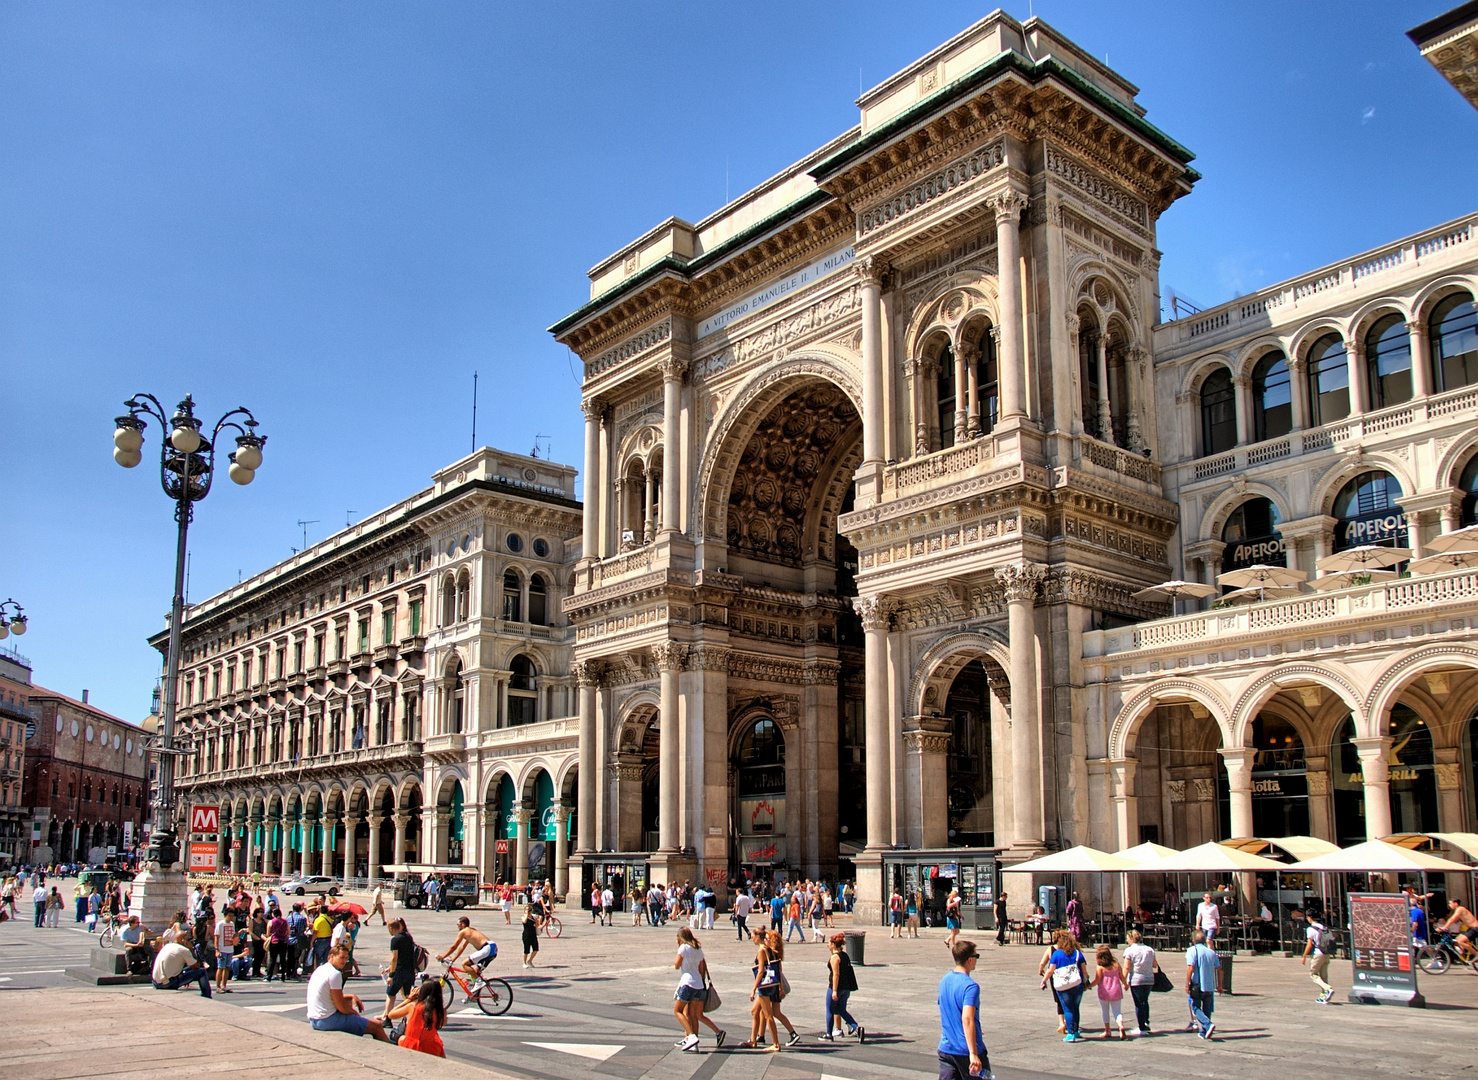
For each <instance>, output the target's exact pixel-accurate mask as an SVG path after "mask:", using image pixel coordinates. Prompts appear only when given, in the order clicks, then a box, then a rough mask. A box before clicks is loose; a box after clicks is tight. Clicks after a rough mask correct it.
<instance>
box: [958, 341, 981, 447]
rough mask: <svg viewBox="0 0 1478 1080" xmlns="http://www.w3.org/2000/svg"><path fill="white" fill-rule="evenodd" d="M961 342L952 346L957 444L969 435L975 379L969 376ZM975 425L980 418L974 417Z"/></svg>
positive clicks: (969, 366) (969, 371)
mask: <svg viewBox="0 0 1478 1080" xmlns="http://www.w3.org/2000/svg"><path fill="white" fill-rule="evenodd" d="M965 350H966V346H965V344H964V343H963V342H961V343H960V344H958V345H956V346H955V348H954V356H955V445H956V446H959V445H961V444H963V443H964V442H965V440H966V439H968V438H969V437H970V418H971V417H972V416H974V414H975V380H974V379H973V378H972V377H971V374H972V373H971V364H970V363H969V361H968V360H967V359H966V355H965ZM975 426H976V429H977V430H978V429H979V427H980V418H979V417H978V416H976V417H975Z"/></svg>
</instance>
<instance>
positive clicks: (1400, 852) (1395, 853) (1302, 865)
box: [1279, 840, 1472, 874]
mask: <svg viewBox="0 0 1478 1080" xmlns="http://www.w3.org/2000/svg"><path fill="white" fill-rule="evenodd" d="M1279 869H1280V870H1287V871H1289V872H1290V873H1304V874H1420V873H1423V872H1425V873H1429V874H1430V873H1439V874H1466V873H1467V872H1468V871H1470V870H1471V869H1472V867H1471V866H1465V865H1464V864H1463V863H1460V862H1453V861H1452V860H1451V859H1443V858H1440V857H1438V856H1436V855H1432V854H1429V853H1428V852H1425V851H1413V850H1412V849H1411V848H1407V847H1401V846H1400V845H1398V844H1388V843H1386V842H1385V841H1384V840H1367V841H1365V843H1363V844H1354V845H1352V846H1350V847H1347V848H1342V849H1340V850H1339V851H1332V852H1330V853H1329V854H1327V855H1315V856H1314V857H1313V858H1312V859H1304V860H1302V861H1301V862H1296V863H1294V864H1292V865H1291V866H1282V865H1280V866H1279Z"/></svg>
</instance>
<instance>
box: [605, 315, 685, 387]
mask: <svg viewBox="0 0 1478 1080" xmlns="http://www.w3.org/2000/svg"><path fill="white" fill-rule="evenodd" d="M671 337H672V316H670V315H669V316H668V317H667V318H665V319H663V320H662V321H661V322H657V323H653V324H652V325H651V326H649V327H647V328H646V329H644V330H641V331H639V332H637V333H635V334H632V335H631V336H630V337H629V338H627V339H626V340H625V341H623V342H621V343H620V344H619V345H615V346H612V347H611V348H609V349H607V350H606V351H605V352H603V353H601V354H599V355H598V356H596V357H595V358H594V359H591V360H588V361H586V363H585V378H586V379H587V380H588V379H593V378H595V377H596V376H597V375H601V374H604V373H605V372H607V371H610V370H612V369H613V368H616V367H618V366H620V365H621V364H623V363H624V362H626V361H627V360H632V359H634V358H635V357H637V356H640V355H641V354H642V353H644V352H646V351H647V350H648V349H655V348H656V347H657V346H658V345H661V344H662V343H663V342H665V341H667V340H669V339H670V338H671Z"/></svg>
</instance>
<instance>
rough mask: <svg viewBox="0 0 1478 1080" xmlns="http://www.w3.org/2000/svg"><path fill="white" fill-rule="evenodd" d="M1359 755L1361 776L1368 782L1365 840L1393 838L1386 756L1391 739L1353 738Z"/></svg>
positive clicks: (1379, 737)
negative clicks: (1391, 836)
mask: <svg viewBox="0 0 1478 1080" xmlns="http://www.w3.org/2000/svg"><path fill="white" fill-rule="evenodd" d="M1350 742H1352V743H1354V744H1355V751H1356V753H1358V754H1359V755H1360V776H1361V778H1362V779H1363V780H1364V782H1365V839H1367V840H1379V839H1381V837H1384V836H1390V835H1391V766H1390V764H1389V762H1388V761H1387V757H1386V755H1387V754H1389V753H1390V751H1391V740H1390V739H1389V738H1386V737H1385V736H1382V735H1374V736H1370V735H1367V736H1363V737H1360V738H1354V739H1351V740H1350Z"/></svg>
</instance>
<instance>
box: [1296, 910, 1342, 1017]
mask: <svg viewBox="0 0 1478 1080" xmlns="http://www.w3.org/2000/svg"><path fill="white" fill-rule="evenodd" d="M1293 917H1294V918H1295V919H1304V920H1306V921H1307V922H1308V926H1307V927H1306V928H1305V929H1304V952H1303V955H1302V956H1300V957H1299V958H1298V962H1299V963H1300V964H1309V960H1310V959H1312V960H1313V963H1312V964H1309V978H1311V979H1313V980H1314V985H1315V986H1317V987H1318V988H1319V996H1318V997H1317V998H1315V999H1314V1000H1315V1001H1317V1002H1318V1003H1319V1004H1320V1005H1328V1004H1329V1000H1330V999H1331V998H1332V997H1334V987H1332V986H1330V985H1329V955H1330V953H1332V952H1333V951H1334V936H1333V935H1332V934H1330V932H1329V928H1328V927H1326V926H1325V925H1324V924H1323V923H1321V922H1320V921H1319V920H1318V919H1316V918H1314V917H1313V916H1312V915H1309V914H1306V913H1305V912H1304V911H1302V910H1301V909H1295V911H1294V912H1293Z"/></svg>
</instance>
